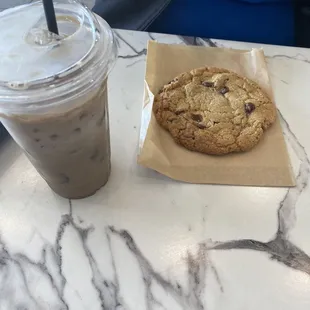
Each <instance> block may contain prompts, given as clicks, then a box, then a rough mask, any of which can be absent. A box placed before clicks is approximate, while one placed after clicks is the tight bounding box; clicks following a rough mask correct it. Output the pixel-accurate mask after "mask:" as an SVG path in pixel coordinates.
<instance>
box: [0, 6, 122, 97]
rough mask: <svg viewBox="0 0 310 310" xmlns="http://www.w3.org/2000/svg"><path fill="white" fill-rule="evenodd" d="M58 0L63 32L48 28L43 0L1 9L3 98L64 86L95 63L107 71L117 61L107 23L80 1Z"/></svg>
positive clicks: (0, 92)
mask: <svg viewBox="0 0 310 310" xmlns="http://www.w3.org/2000/svg"><path fill="white" fill-rule="evenodd" d="M54 4H55V12H56V18H57V24H58V29H59V35H55V34H52V33H50V32H49V31H48V30H47V25H46V20H45V15H44V9H43V4H42V2H35V3H32V4H28V5H23V6H19V7H16V8H13V9H9V10H6V11H4V12H2V13H0V29H1V32H0V68H1V70H0V100H1V98H2V99H3V98H4V97H5V98H11V99H12V98H13V99H14V96H16V92H17V91H18V92H21V91H26V90H31V89H37V90H38V89H40V88H42V87H43V86H44V87H47V86H49V85H53V86H55V85H57V84H59V83H60V84H61V82H64V79H66V78H67V80H68V77H72V75H74V73H76V74H81V73H83V71H85V70H88V69H89V68H90V67H94V66H96V65H100V66H101V67H102V69H101V70H103V71H107V72H108V70H109V67H110V64H111V63H114V61H115V57H116V48H115V42H114V39H113V33H112V31H111V29H110V27H109V26H108V24H107V23H105V22H104V21H103V20H102V19H101V18H99V21H98V19H97V18H96V17H95V15H94V14H93V13H92V12H91V11H90V10H88V9H87V8H86V7H85V6H83V5H82V4H80V3H77V2H76V1H70V0H69V1H68V3H59V2H57V1H56V2H55V3H54ZM77 71H78V72H77ZM14 93H15V94H14ZM28 95H29V94H28Z"/></svg>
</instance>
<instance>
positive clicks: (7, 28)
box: [0, 1, 117, 198]
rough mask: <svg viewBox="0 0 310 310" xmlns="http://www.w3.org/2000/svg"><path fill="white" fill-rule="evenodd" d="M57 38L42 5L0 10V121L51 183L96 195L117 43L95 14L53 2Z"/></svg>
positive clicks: (67, 192) (66, 193)
mask: <svg viewBox="0 0 310 310" xmlns="http://www.w3.org/2000/svg"><path fill="white" fill-rule="evenodd" d="M55 11H56V16H57V22H58V28H59V36H56V35H54V34H51V33H49V32H48V31H47V29H46V21H45V16H44V10H43V6H42V3H41V2H36V3H32V4H29V5H23V6H19V7H16V8H14V9H10V10H6V11H4V12H2V13H0V29H2V30H1V32H0V67H1V70H0V119H1V121H2V123H3V125H4V126H5V127H6V129H7V130H8V132H9V133H10V134H11V136H12V137H13V138H14V140H15V141H16V142H17V143H18V144H19V146H20V147H21V148H22V149H23V151H24V152H25V154H26V155H27V157H28V158H29V160H30V161H31V163H32V164H33V166H34V167H35V168H36V170H37V171H38V172H39V174H40V175H41V176H42V177H43V178H44V179H45V181H46V182H47V183H48V185H49V186H50V187H51V188H52V189H53V190H54V191H55V192H56V193H57V194H59V195H60V196H63V197H65V198H83V197H87V196H90V195H92V194H94V193H95V192H96V191H97V190H98V189H99V188H101V187H102V186H103V185H105V184H106V182H107V181H108V178H109V175H110V170H111V152H110V133H109V113H108V94H107V93H108V91H107V78H108V74H109V72H110V70H111V68H112V67H113V65H114V63H115V60H116V57H117V48H116V44H115V39H114V36H113V32H112V30H111V28H110V27H109V25H108V24H107V23H106V22H105V21H104V20H103V19H101V18H100V17H98V16H95V15H94V14H93V13H92V12H91V11H89V10H88V9H87V8H86V7H84V6H83V5H81V4H80V3H77V2H75V1H71V2H69V3H58V2H55Z"/></svg>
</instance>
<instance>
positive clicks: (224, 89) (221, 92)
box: [219, 86, 229, 95]
mask: <svg viewBox="0 0 310 310" xmlns="http://www.w3.org/2000/svg"><path fill="white" fill-rule="evenodd" d="M228 92H229V88H228V87H226V86H224V87H222V88H221V89H220V90H219V93H220V94H222V95H225V94H226V93H228Z"/></svg>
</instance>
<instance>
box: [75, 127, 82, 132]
mask: <svg viewBox="0 0 310 310" xmlns="http://www.w3.org/2000/svg"><path fill="white" fill-rule="evenodd" d="M81 131H82V130H81V128H75V129H74V132H75V133H80V132H81Z"/></svg>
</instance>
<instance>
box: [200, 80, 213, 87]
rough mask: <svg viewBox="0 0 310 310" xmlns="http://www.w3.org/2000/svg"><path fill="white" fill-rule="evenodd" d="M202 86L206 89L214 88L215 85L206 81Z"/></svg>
mask: <svg viewBox="0 0 310 310" xmlns="http://www.w3.org/2000/svg"><path fill="white" fill-rule="evenodd" d="M202 85H203V86H205V87H213V86H214V83H212V82H208V81H204V82H202Z"/></svg>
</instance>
